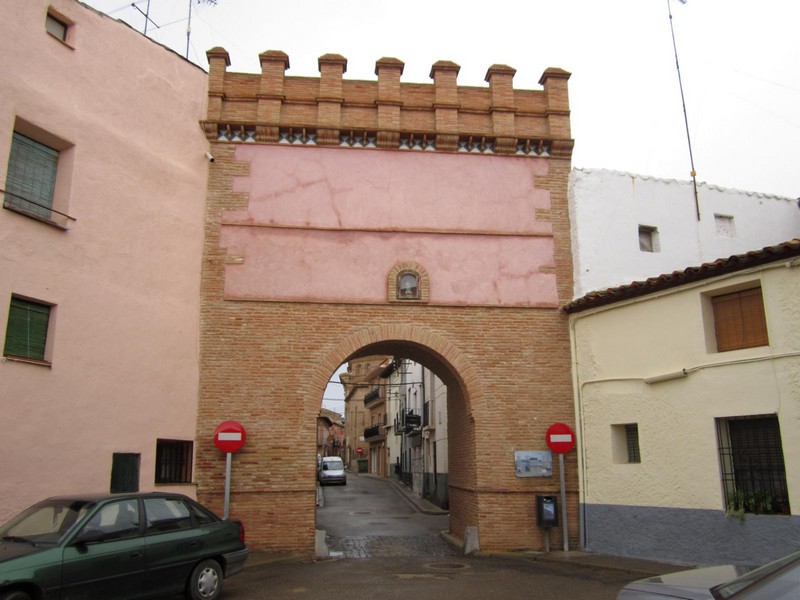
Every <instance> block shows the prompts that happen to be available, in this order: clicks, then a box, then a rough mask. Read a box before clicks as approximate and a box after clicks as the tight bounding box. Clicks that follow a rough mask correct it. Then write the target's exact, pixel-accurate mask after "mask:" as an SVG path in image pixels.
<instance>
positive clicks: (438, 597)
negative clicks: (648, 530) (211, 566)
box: [222, 555, 635, 600]
mask: <svg viewBox="0 0 800 600" xmlns="http://www.w3.org/2000/svg"><path fill="white" fill-rule="evenodd" d="M634 578H635V577H632V576H631V575H630V574H627V573H625V572H624V571H620V570H616V569H602V568H586V567H582V566H575V565H570V564H565V563H559V562H542V561H538V560H535V559H532V558H530V557H527V556H521V555H520V556H517V555H492V556H477V557H455V556H449V557H430V556H428V557H424V556H400V557H398V556H394V557H379V558H360V559H328V560H324V561H318V562H312V561H299V560H293V559H287V560H285V561H276V562H266V563H262V564H257V563H254V564H251V565H249V566H247V567H246V568H245V570H244V571H243V572H242V573H240V574H238V575H236V576H234V577H232V578H231V579H229V580H226V582H225V591H224V593H223V596H222V600H267V599H269V600H276V599H280V600H295V599H296V600H317V599H323V598H324V599H326V600H327V599H330V598H346V599H347V600H373V599H375V598H380V599H381V600H405V599H408V598H432V599H434V600H487V599H488V600H493V599H500V598H502V600H532V599H535V600H565V599H566V600H614V599H615V598H616V595H617V592H618V591H619V589H620V588H621V587H622V586H623V585H624V584H625V583H627V582H628V581H630V580H631V579H634Z"/></svg>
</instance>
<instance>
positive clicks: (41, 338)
mask: <svg viewBox="0 0 800 600" xmlns="http://www.w3.org/2000/svg"><path fill="white" fill-rule="evenodd" d="M49 321H50V306H48V305H47V304H41V303H39V302H31V301H30V300H23V299H22V298H16V297H12V298H11V306H10V308H9V311H8V326H7V328H6V343H5V347H4V349H3V355H4V356H17V357H20V358H29V359H33V360H42V361H43V360H44V352H45V345H46V343H47V324H48V322H49Z"/></svg>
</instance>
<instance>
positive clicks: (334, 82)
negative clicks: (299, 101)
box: [317, 54, 347, 146]
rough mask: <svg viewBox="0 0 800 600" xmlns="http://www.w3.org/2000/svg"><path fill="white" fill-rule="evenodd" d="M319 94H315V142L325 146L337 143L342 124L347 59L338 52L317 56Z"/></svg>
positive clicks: (336, 144)
mask: <svg viewBox="0 0 800 600" xmlns="http://www.w3.org/2000/svg"><path fill="white" fill-rule="evenodd" d="M318 64H319V73H320V82H319V96H317V122H318V123H319V128H318V129H317V143H318V144H320V145H327V146H338V145H339V129H340V128H341V124H342V104H344V95H343V93H342V76H343V75H344V73H345V72H346V71H347V59H346V58H345V57H344V56H341V55H339V54H325V55H323V56H320V57H319V62H318Z"/></svg>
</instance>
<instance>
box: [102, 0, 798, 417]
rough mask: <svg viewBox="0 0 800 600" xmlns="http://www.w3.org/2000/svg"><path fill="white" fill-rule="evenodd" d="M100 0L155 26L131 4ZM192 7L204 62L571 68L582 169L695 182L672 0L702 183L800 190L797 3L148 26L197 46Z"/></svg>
mask: <svg viewBox="0 0 800 600" xmlns="http://www.w3.org/2000/svg"><path fill="white" fill-rule="evenodd" d="M87 4H89V5H90V6H93V7H95V8H97V9H99V10H101V11H103V12H106V13H108V14H109V15H110V16H112V17H114V18H116V19H121V20H123V21H125V22H127V23H129V24H130V25H131V26H132V27H134V28H135V29H137V30H139V31H143V29H144V24H145V19H144V16H143V15H142V13H141V12H139V11H137V10H136V9H135V8H133V7H132V5H131V1H125V0H87ZM135 4H136V6H137V7H139V8H140V9H141V11H142V12H145V11H147V7H148V2H147V0H141V1H137V2H135ZM190 4H192V6H193V11H192V21H191V37H190V44H189V52H188V58H189V60H191V61H193V62H195V63H196V64H198V65H200V66H201V67H203V68H204V69H205V68H207V67H208V63H207V61H206V55H205V53H206V50H208V49H209V48H212V47H214V46H222V47H224V48H225V49H226V50H227V51H228V52H229V54H230V57H231V63H232V65H231V67H230V68H229V70H231V71H239V72H249V73H258V72H260V64H259V60H258V55H259V53H261V52H263V51H265V50H282V51H284V52H286V53H287V54H288V55H289V62H290V69H289V70H288V71H287V75H289V76H315V77H316V76H319V70H318V67H317V59H318V58H319V57H320V56H321V55H323V54H328V53H336V54H341V55H343V56H344V57H345V58H347V61H348V62H347V72H346V73H345V78H347V79H366V80H370V81H376V80H377V78H376V76H375V62H376V61H377V60H378V59H380V58H382V57H386V56H391V57H395V58H398V59H400V60H402V61H403V62H404V63H405V70H404V73H403V78H402V81H404V82H421V83H431V79H430V69H431V65H433V63H435V62H436V61H438V60H450V61H454V62H456V63H458V64H459V65H460V66H461V71H460V74H459V77H458V83H459V84H460V85H468V86H487V85H488V84H487V83H486V82H485V81H484V78H485V76H486V71H487V69H488V68H489V67H490V66H491V65H493V64H506V65H509V66H511V67H514V68H515V69H516V70H517V74H516V76H515V78H514V86H515V87H516V88H521V89H541V86H539V83H538V82H539V78H540V77H541V75H542V72H543V71H544V70H545V69H547V68H548V67H560V68H562V69H566V70H567V71H569V72H570V73H572V77H571V79H570V81H569V90H570V106H571V110H572V117H571V119H572V137H573V138H574V139H575V150H574V154H573V166H574V167H577V168H604V169H613V170H617V171H626V172H630V173H635V174H638V175H650V176H654V177H660V178H667V179H679V180H689V179H690V178H691V175H690V171H691V163H690V159H689V150H688V143H687V136H686V128H685V125H684V116H683V109H682V104H681V93H680V87H679V84H678V71H677V69H676V61H675V53H674V49H673V43H672V35H671V32H670V19H669V12H670V10H671V12H672V16H673V19H672V23H673V26H674V30H675V39H676V43H677V51H678V61H679V64H680V72H681V77H682V79H683V90H684V96H685V101H686V110H687V113H688V122H689V134H690V136H691V142H692V150H693V155H694V165H695V169H696V171H697V179H698V181H699V182H706V183H709V184H713V185H718V186H722V187H727V188H734V189H740V190H746V191H753V192H761V193H765V194H776V195H780V196H787V197H790V198H796V197H798V196H800V34H799V33H798V24H799V23H800V2H797V1H796V0H750V1H745V0H688V2H687V3H686V4H683V3H682V2H680V1H679V0H605V1H604V0H547V1H544V0H492V1H486V2H477V1H475V0H424V1H423V0H404V1H403V2H399V1H389V0H290V1H289V2H278V1H276V0H218V1H217V4H216V6H213V5H211V4H209V3H208V2H201V3H199V4H198V2H197V0H150V7H149V13H150V18H151V19H152V21H153V22H154V24H153V23H151V24H150V25H149V26H148V31H147V35H148V36H149V37H151V38H152V39H154V40H156V41H158V42H160V43H163V44H165V45H167V46H169V47H170V48H172V49H173V50H175V51H176V52H177V53H179V54H180V55H182V56H186V51H187V21H188V20H187V16H188V13H189V5H190ZM156 26H158V27H156ZM334 379H336V380H338V376H334ZM336 389H338V390H341V386H329V390H330V392H326V394H325V396H326V397H330V395H331V394H334V393H335V390H336ZM339 406H340V405H336V406H333V405H331V406H330V407H331V408H333V409H334V410H338V408H339Z"/></svg>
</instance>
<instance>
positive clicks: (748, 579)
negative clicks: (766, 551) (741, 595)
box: [711, 552, 800, 600]
mask: <svg viewBox="0 0 800 600" xmlns="http://www.w3.org/2000/svg"><path fill="white" fill-rule="evenodd" d="M785 574H788V575H789V579H790V581H788V582H787V585H789V586H790V589H791V590H792V595H791V596H782V595H777V594H775V591H774V590H773V591H772V592H769V593H768V595H766V596H760V595H758V594H756V595H755V596H750V594H749V592H745V594H747V596H746V597H747V598H751V597H752V598H760V597H763V598H794V597H795V596H794V594H795V593H796V592H797V587H796V586H797V581H796V580H797V578H798V574H800V552H795V553H793V554H790V555H788V556H784V557H783V558H780V559H778V560H776V561H774V562H771V563H767V564H766V565H764V566H763V567H759V568H758V569H754V570H752V571H750V572H749V573H745V574H744V575H742V576H741V577H737V578H736V579H734V580H733V581H729V582H728V583H723V584H722V585H718V586H717V587H715V588H713V589H712V590H711V595H712V596H714V598H715V599H716V600H726V599H727V598H737V597H738V596H737V594H738V592H742V591H743V590H749V589H751V588H760V587H761V586H762V582H764V581H766V580H768V579H770V578H772V577H773V576H775V577H776V579H777V578H781V577H783V576H784V575H785Z"/></svg>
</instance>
